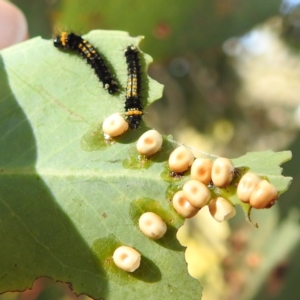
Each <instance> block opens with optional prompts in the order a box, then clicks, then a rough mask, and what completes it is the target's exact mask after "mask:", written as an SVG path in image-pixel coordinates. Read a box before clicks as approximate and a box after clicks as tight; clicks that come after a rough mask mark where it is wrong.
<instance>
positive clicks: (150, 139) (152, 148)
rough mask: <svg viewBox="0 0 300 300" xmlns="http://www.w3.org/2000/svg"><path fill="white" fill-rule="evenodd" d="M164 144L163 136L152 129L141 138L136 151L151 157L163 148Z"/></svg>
mask: <svg viewBox="0 0 300 300" xmlns="http://www.w3.org/2000/svg"><path fill="white" fill-rule="evenodd" d="M162 143H163V138H162V135H161V134H160V133H159V132H157V131H156V130H154V129H152V130H148V131H146V132H145V133H144V134H142V135H141V136H140V138H139V139H138V141H137V144H136V149H137V151H138V152H139V153H140V154H143V155H146V156H151V155H153V154H155V153H156V152H157V151H158V150H159V149H160V148H161V146H162Z"/></svg>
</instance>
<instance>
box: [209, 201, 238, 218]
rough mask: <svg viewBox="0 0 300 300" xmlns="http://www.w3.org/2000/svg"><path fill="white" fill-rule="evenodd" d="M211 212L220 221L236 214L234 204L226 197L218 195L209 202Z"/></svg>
mask: <svg viewBox="0 0 300 300" xmlns="http://www.w3.org/2000/svg"><path fill="white" fill-rule="evenodd" d="M208 207H209V212H210V214H211V215H212V216H213V218H214V219H215V220H216V221H218V222H223V221H225V220H228V219H230V218H232V217H234V216H235V214H236V211H235V208H234V206H233V205H232V204H231V203H230V202H229V201H228V200H226V199H224V198H222V197H217V198H214V199H212V200H211V201H210V202H209V206H208Z"/></svg>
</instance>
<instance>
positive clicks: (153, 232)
mask: <svg viewBox="0 0 300 300" xmlns="http://www.w3.org/2000/svg"><path fill="white" fill-rule="evenodd" d="M139 227H140V230H141V231H142V233H143V234H144V235H146V236H147V237H149V238H151V239H160V238H161V237H163V236H164V234H165V233H166V231H167V225H166V223H165V222H164V221H163V220H162V218H161V217H160V216H158V215H157V214H155V213H153V212H146V213H144V214H142V215H141V216H140V218H139Z"/></svg>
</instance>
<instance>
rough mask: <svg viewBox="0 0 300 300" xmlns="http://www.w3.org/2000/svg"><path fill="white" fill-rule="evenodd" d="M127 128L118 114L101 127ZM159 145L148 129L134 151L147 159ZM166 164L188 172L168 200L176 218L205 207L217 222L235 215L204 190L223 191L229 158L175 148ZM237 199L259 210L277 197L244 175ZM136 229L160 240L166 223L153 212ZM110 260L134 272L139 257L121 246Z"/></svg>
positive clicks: (229, 175) (110, 130)
mask: <svg viewBox="0 0 300 300" xmlns="http://www.w3.org/2000/svg"><path fill="white" fill-rule="evenodd" d="M127 129H128V123H127V122H126V120H125V119H124V118H123V117H122V116H121V115H120V114H118V113H115V114H113V115H111V116H109V117H108V118H107V119H105V120H104V122H103V125H102V130H103V132H104V134H105V136H106V137H116V136H119V135H121V134H123V133H124V132H125V131H126V130H127ZM162 143H163V138H162V135H161V134H160V133H159V132H157V131H156V130H149V131H147V132H145V133H144V134H142V135H141V136H140V138H139V139H138V141H137V144H136V148H137V151H138V153H139V154H141V155H144V156H146V157H150V156H152V155H154V154H155V153H157V152H158V151H159V150H160V149H161V147H162ZM168 164H169V167H170V169H171V171H172V172H174V173H175V174H182V173H184V172H186V171H187V170H188V169H190V172H191V179H190V180H188V181H187V182H186V183H185V184H184V185H183V187H182V190H180V191H178V192H176V193H175V194H174V196H173V198H172V204H173V207H174V209H175V210H176V211H177V213H178V214H179V215H180V216H182V217H184V218H191V217H193V216H195V215H196V214H197V212H198V211H199V209H201V208H202V207H203V206H205V205H208V207H209V211H210V214H211V215H212V217H213V218H214V219H215V220H217V221H218V222H222V221H225V220H228V219H230V218H232V217H233V216H234V215H235V214H236V211H235V208H234V206H233V205H232V203H231V202H230V201H229V200H227V199H225V198H224V197H220V196H217V197H213V198H212V196H211V192H210V189H209V187H208V186H216V187H218V188H226V187H227V186H228V185H230V184H231V182H232V180H233V178H234V176H235V168H234V165H233V163H232V161H231V160H230V159H228V158H223V157H218V158H216V159H215V160H214V161H213V160H211V159H209V158H196V159H195V157H194V155H193V153H192V152H191V151H190V150H189V149H188V148H187V147H185V146H179V147H178V148H176V149H175V150H174V151H173V152H172V153H171V154H170V156H169V161H168ZM237 196H238V198H239V199H240V200H241V201H243V202H245V203H249V204H250V206H252V207H254V208H257V209H260V208H267V207H270V206H272V205H273V204H274V203H275V201H276V199H277V198H278V191H277V189H276V188H275V187H274V186H273V185H272V184H271V183H269V182H268V181H267V180H265V179H262V178H261V177H259V176H258V175H256V174H254V173H252V172H247V173H245V174H244V175H243V176H242V177H241V179H240V181H239V183H238V185H237ZM139 228H140V230H141V232H142V233H143V234H144V235H146V236H147V237H149V238H152V239H159V238H162V237H163V236H164V234H165V233H166V231H167V225H166V223H165V222H164V221H163V220H162V218H161V217H160V216H158V215H157V214H155V213H153V212H146V213H144V214H142V215H141V217H140V219H139ZM113 260H114V262H115V264H116V265H117V266H118V267H119V268H120V269H122V270H125V271H127V272H134V271H135V270H136V269H137V268H138V267H139V266H140V261H141V255H140V253H139V252H138V251H137V250H135V249H133V248H131V247H128V246H121V247H119V248H117V249H116V250H115V252H114V254H113Z"/></svg>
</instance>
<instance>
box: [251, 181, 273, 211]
mask: <svg viewBox="0 0 300 300" xmlns="http://www.w3.org/2000/svg"><path fill="white" fill-rule="evenodd" d="M277 198H278V191H277V189H276V188H275V187H274V185H273V184H271V183H269V182H268V181H267V180H262V181H260V182H259V184H258V185H257V187H256V188H255V189H254V191H253V192H252V194H251V196H250V200H249V202H250V205H251V206H252V207H254V208H258V209H259V208H268V207H270V206H272V205H273V204H274V203H275V200H277Z"/></svg>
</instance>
